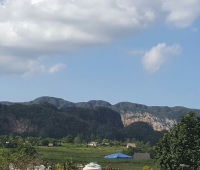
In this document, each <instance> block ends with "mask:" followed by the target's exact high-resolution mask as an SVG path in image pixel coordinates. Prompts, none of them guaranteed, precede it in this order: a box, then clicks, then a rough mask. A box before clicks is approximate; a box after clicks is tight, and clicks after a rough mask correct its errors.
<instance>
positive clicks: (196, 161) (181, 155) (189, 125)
mask: <svg viewBox="0 0 200 170" xmlns="http://www.w3.org/2000/svg"><path fill="white" fill-rule="evenodd" d="M156 152H157V158H158V164H159V166H160V168H161V169H165V170H175V169H176V170H178V169H182V168H187V167H189V169H193V170H196V169H197V168H198V167H199V166H200V117H198V116H197V115H196V113H195V112H189V113H187V114H186V115H185V116H183V117H181V118H180V121H179V122H178V123H177V124H176V125H175V126H174V128H173V129H172V130H171V131H170V132H169V133H166V134H165V135H164V136H163V137H162V138H161V139H160V140H159V142H158V143H157V145H156ZM183 166H184V167H183Z"/></svg>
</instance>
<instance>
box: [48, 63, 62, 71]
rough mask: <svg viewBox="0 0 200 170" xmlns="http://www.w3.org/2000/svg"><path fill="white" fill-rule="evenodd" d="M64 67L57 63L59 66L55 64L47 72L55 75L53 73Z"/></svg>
mask: <svg viewBox="0 0 200 170" xmlns="http://www.w3.org/2000/svg"><path fill="white" fill-rule="evenodd" d="M64 67H65V65H64V64H62V63H59V64H56V65H54V66H52V67H50V69H49V72H50V73H55V72H58V71H59V70H61V69H63V68H64Z"/></svg>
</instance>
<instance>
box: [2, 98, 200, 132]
mask: <svg viewBox="0 0 200 170" xmlns="http://www.w3.org/2000/svg"><path fill="white" fill-rule="evenodd" d="M44 103H49V104H52V105H54V106H55V107H56V108H57V109H61V110H62V109H67V108H79V107H81V108H95V107H98V106H101V107H107V108H110V109H112V110H114V111H117V112H118V113H119V114H120V115H121V120H122V123H123V125H124V126H128V125H130V124H132V123H135V122H146V123H148V124H149V125H151V126H152V127H153V129H154V130H157V131H162V130H169V129H170V128H172V127H173V126H174V124H175V123H177V121H178V120H179V119H180V117H181V116H183V115H185V114H186V113H188V112H189V111H191V110H192V111H195V112H196V113H197V115H200V110H197V109H189V108H185V107H180V106H176V107H167V106H146V105H142V104H137V103H131V102H120V103H117V104H115V105H111V104H110V103H109V102H106V101H102V100H91V101H88V102H78V103H73V102H69V101H66V100H63V99H61V98H54V97H48V96H44V97H39V98H37V99H35V100H33V101H30V102H24V103H22V104H26V105H33V104H44ZM4 104H9V105H10V104H12V103H9V102H4Z"/></svg>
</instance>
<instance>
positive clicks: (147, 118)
mask: <svg viewBox="0 0 200 170" xmlns="http://www.w3.org/2000/svg"><path fill="white" fill-rule="evenodd" d="M121 119H122V122H123V124H124V126H128V125H130V124H131V123H134V122H146V123H149V124H150V125H151V126H152V127H153V129H154V130H156V131H162V130H167V131H168V130H169V129H170V128H172V127H173V126H174V124H176V123H177V120H176V119H169V118H158V117H156V116H153V115H152V114H150V113H148V112H145V113H137V112H136V113H134V112H127V113H123V114H121Z"/></svg>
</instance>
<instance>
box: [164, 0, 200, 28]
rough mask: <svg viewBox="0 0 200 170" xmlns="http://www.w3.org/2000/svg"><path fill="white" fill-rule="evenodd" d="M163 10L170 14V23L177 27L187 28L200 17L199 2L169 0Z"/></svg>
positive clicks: (168, 17)
mask: <svg viewBox="0 0 200 170" xmlns="http://www.w3.org/2000/svg"><path fill="white" fill-rule="evenodd" d="M162 9H163V10H164V11H167V12H169V14H168V15H167V17H166V21H167V22H168V23H172V24H174V25H175V26H177V27H187V26H190V25H191V24H192V22H193V21H194V20H195V19H197V17H199V15H200V1H199V0H167V1H164V2H163V5H162Z"/></svg>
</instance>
